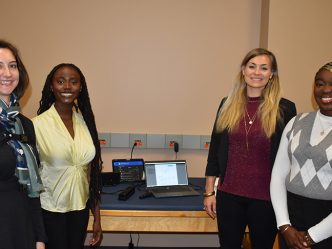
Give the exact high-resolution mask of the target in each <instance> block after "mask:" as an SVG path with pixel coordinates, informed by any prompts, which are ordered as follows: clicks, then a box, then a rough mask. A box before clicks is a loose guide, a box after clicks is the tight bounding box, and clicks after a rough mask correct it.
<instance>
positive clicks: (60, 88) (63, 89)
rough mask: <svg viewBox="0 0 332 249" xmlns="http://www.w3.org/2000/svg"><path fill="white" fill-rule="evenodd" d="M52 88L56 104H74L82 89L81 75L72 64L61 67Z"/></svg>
mask: <svg viewBox="0 0 332 249" xmlns="http://www.w3.org/2000/svg"><path fill="white" fill-rule="evenodd" d="M51 89H52V91H53V94H54V97H55V105H56V106H60V105H71V106H72V105H73V104H74V101H75V100H76V99H77V97H78V95H79V94H80V90H81V77H80V75H79V73H78V72H77V71H76V70H75V69H74V68H72V67H70V66H64V67H61V68H59V69H58V70H57V71H56V72H55V73H54V76H53V80H52V84H51Z"/></svg>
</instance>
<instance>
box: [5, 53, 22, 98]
mask: <svg viewBox="0 0 332 249" xmlns="http://www.w3.org/2000/svg"><path fill="white" fill-rule="evenodd" d="M19 76H20V74H19V71H18V68H17V62H16V60H15V57H14V55H13V53H12V52H11V51H10V50H9V49H7V48H0V98H1V99H2V100H4V101H5V102H6V103H7V104H9V102H10V95H11V93H12V92H13V91H14V90H15V88H16V87H17V85H18V82H19Z"/></svg>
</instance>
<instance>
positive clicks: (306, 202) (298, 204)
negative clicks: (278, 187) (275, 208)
mask: <svg viewBox="0 0 332 249" xmlns="http://www.w3.org/2000/svg"><path fill="white" fill-rule="evenodd" d="M287 204H288V213H289V219H290V222H291V223H292V226H294V227H295V228H296V229H297V230H299V231H306V230H308V229H309V228H310V227H312V226H314V225H316V224H317V223H319V222H320V221H322V220H323V219H324V218H325V217H327V216H328V215H329V214H330V213H331V212H332V201H326V200H316V199H310V198H306V197H302V196H299V195H295V194H293V193H290V192H287ZM331 248H332V238H328V239H326V240H323V241H321V242H320V243H317V244H315V245H313V246H311V249H331ZM280 249H288V247H287V246H286V243H285V242H284V240H283V238H282V236H280Z"/></svg>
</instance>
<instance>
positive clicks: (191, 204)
mask: <svg viewBox="0 0 332 249" xmlns="http://www.w3.org/2000/svg"><path fill="white" fill-rule="evenodd" d="M129 185H135V186H136V187H135V193H134V195H132V196H131V197H130V198H129V199H128V200H126V201H121V200H118V194H119V192H120V191H121V190H124V189H125V188H127V187H128V186H129ZM189 185H190V186H191V187H193V188H194V189H196V190H197V191H198V192H200V193H203V190H204V185H205V178H189ZM145 189H146V186H145V183H143V184H142V183H141V184H138V183H133V184H132V183H131V184H129V183H120V184H118V185H116V186H110V187H104V188H103V193H102V195H101V205H100V209H103V210H165V211H166V210H172V211H202V210H203V196H202V195H200V196H186V197H170V198H159V199H157V198H154V197H153V196H150V197H148V198H145V199H139V196H140V195H142V194H143V193H144V192H145Z"/></svg>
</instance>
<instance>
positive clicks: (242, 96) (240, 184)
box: [204, 48, 296, 249]
mask: <svg viewBox="0 0 332 249" xmlns="http://www.w3.org/2000/svg"><path fill="white" fill-rule="evenodd" d="M295 115H296V108H295V104H294V103H293V102H291V101H289V100H287V99H284V98H282V97H281V93H280V84H279V77H278V67H277V61H276V58H275V56H274V54H273V53H271V52H270V51H268V50H266V49H262V48H257V49H253V50H251V51H250V52H249V53H248V54H247V55H246V56H245V57H244V59H243V61H242V63H241V70H240V72H239V74H238V78H237V82H236V83H235V84H234V87H233V89H232V91H231V92H230V94H229V95H228V97H227V98H224V99H223V100H222V101H221V104H220V106H219V109H218V113H217V117H216V121H215V124H214V127H213V131H212V136H211V144H210V150H209V155H208V163H207V166H206V172H205V175H206V186H205V193H204V208H205V210H206V211H207V213H208V214H209V215H210V216H211V217H212V218H215V217H217V220H218V229H219V240H220V245H221V248H223V249H240V248H241V244H242V240H243V235H244V232H245V229H246V226H248V227H249V234H250V239H251V242H252V246H253V248H254V249H269V248H272V247H273V243H274V240H275V235H276V233H277V226H276V221H275V216H274V212H273V208H272V205H271V201H270V193H269V184H270V178H271V170H272V165H273V162H274V159H275V156H276V153H277V150H278V146H279V141H280V137H281V134H282V131H283V128H284V126H285V125H286V124H287V122H288V121H289V120H290V119H291V118H292V117H293V116H295ZM217 178H219V182H218V185H217V193H215V191H214V189H215V182H216V179H217Z"/></svg>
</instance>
